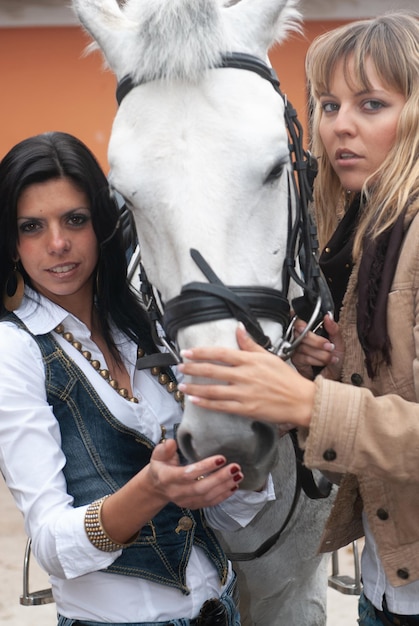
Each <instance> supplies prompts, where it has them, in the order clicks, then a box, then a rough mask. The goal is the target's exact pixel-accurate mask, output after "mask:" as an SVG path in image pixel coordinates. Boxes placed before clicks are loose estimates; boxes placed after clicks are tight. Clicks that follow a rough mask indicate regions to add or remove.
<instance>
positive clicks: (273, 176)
mask: <svg viewBox="0 0 419 626" xmlns="http://www.w3.org/2000/svg"><path fill="white" fill-rule="evenodd" d="M285 165H286V163H285V162H284V161H279V162H278V163H275V165H274V167H273V168H272V169H271V171H270V172H269V174H268V175H267V177H266V178H265V181H264V184H266V183H273V182H275V181H276V180H277V179H278V178H280V177H281V175H282V172H283V171H284V167H285Z"/></svg>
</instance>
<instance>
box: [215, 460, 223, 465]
mask: <svg viewBox="0 0 419 626" xmlns="http://www.w3.org/2000/svg"><path fill="white" fill-rule="evenodd" d="M224 463H225V460H224V459H216V460H215V464H216V465H218V467H220V465H224Z"/></svg>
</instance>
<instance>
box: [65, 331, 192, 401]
mask: <svg viewBox="0 0 419 626" xmlns="http://www.w3.org/2000/svg"><path fill="white" fill-rule="evenodd" d="M54 330H55V332H56V333H58V334H59V335H62V336H63V337H64V339H65V340H66V341H68V343H71V345H72V346H74V348H76V350H78V352H80V353H81V354H82V355H83V356H84V358H85V359H86V360H87V361H88V362H89V363H90V365H91V366H92V367H93V368H94V369H95V370H96V371H97V372H98V373H99V374H100V376H101V377H102V378H103V379H104V380H106V381H107V382H108V383H109V385H110V386H111V387H112V389H114V390H115V391H116V392H117V393H118V394H119V395H120V396H122V398H125V399H126V400H128V401H129V402H135V403H138V398H136V397H135V396H130V394H129V392H128V389H124V388H123V387H122V388H120V387H119V385H118V381H117V380H115V379H114V378H112V377H111V374H110V372H109V370H108V369H104V368H102V367H101V364H100V361H98V360H97V359H92V353H91V352H89V350H84V349H83V346H82V344H81V343H80V341H77V340H75V339H74V337H73V334H72V333H70V332H68V331H66V330H65V329H64V325H63V324H58V326H56V328H55V329H54ZM143 356H145V351H144V349H143V348H138V349H137V357H138V358H139V359H141V357H143ZM150 372H151V373H152V375H153V376H156V377H157V380H158V381H159V383H160V384H161V385H162V386H164V387H166V389H167V391H168V392H169V393H170V394H172V395H173V397H174V399H175V400H176V402H178V403H179V404H180V405H181V406H182V408H183V405H184V400H185V396H184V394H183V393H182V392H181V391H179V389H178V388H177V384H176V382H175V381H174V380H172V379H171V378H170V376H169V375H168V374H167V373H166V372H164V371H163V372H162V371H161V368H160V367H159V366H154V367H151V368H150Z"/></svg>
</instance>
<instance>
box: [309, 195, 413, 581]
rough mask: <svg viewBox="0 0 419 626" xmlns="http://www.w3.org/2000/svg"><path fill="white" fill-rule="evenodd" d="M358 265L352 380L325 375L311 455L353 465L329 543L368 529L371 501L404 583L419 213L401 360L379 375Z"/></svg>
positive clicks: (406, 275) (331, 466)
mask: <svg viewBox="0 0 419 626" xmlns="http://www.w3.org/2000/svg"><path fill="white" fill-rule="evenodd" d="M415 208H416V209H419V207H417V206H415ZM357 274H358V268H357V267H355V268H354V271H353V273H352V275H351V278H350V281H349V284H348V289H347V293H346V295H345V299H344V303H343V308H342V312H341V316H340V325H341V329H342V332H343V336H344V341H345V349H346V352H345V358H344V364H343V377H342V381H343V383H346V384H342V383H339V382H336V381H330V380H326V379H324V378H322V377H321V376H318V377H317V378H316V386H317V393H316V399H315V407H314V412H313V417H312V422H311V426H310V432H309V434H308V437H307V439H306V440H305V442H304V447H305V463H306V465H307V466H308V467H311V468H318V469H321V470H324V471H326V470H327V471H330V472H338V473H345V474H346V475H345V476H344V478H343V480H342V483H341V486H340V488H339V491H338V495H337V498H336V501H335V504H334V507H333V509H332V512H331V515H330V517H329V519H328V522H327V524H326V528H325V532H324V535H323V538H322V542H321V547H320V550H321V551H332V550H336V549H337V548H339V547H341V546H343V545H346V544H348V543H350V542H351V541H353V540H354V539H356V538H358V537H360V536H362V535H363V530H362V520H361V513H362V510H363V508H364V509H365V512H366V514H367V517H368V521H369V524H370V527H371V530H372V532H373V534H374V537H375V540H376V543H377V547H378V550H379V554H380V558H381V561H382V563H383V567H384V570H385V572H386V575H387V577H388V580H389V581H390V583H391V584H392V585H393V586H400V585H403V584H407V583H409V582H413V581H414V580H418V579H419V216H416V218H415V219H414V220H413V222H412V224H411V226H410V228H409V229H408V231H407V234H406V235H405V240H404V243H403V246H402V250H401V253H400V257H399V262H398V265H397V269H396V274H395V277H394V281H393V285H392V289H391V292H390V294H389V299H388V331H389V336H390V340H391V345H392V352H391V356H392V364H391V366H390V367H382V368H381V369H380V373H379V374H378V376H377V377H376V378H375V379H374V380H373V381H371V380H370V379H369V378H368V376H367V373H366V369H365V366H364V357H363V352H362V350H361V346H360V344H359V341H358V337H357V331H356V277H357ZM300 435H301V438H302V439H304V436H303V435H304V433H300Z"/></svg>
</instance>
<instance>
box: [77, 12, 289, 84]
mask: <svg viewBox="0 0 419 626" xmlns="http://www.w3.org/2000/svg"><path fill="white" fill-rule="evenodd" d="M297 3H298V0H290V2H289V3H288V6H287V7H286V8H284V10H283V11H282V12H281V13H280V15H279V17H278V16H275V18H272V17H271V16H269V14H268V15H267V16H266V19H265V23H264V26H263V28H264V30H265V34H264V37H263V46H261V49H260V50H253V53H254V54H256V55H257V54H258V53H259V55H260V56H261V57H262V58H264V57H265V54H264V51H263V49H264V48H265V49H266V48H269V47H270V46H271V45H273V44H274V43H280V42H281V41H283V40H284V39H285V38H286V36H287V35H288V33H289V32H290V31H293V30H294V31H295V30H299V20H300V14H299V12H298V10H297V9H296V5H297ZM102 4H103V6H102V11H104V12H105V13H106V17H107V20H108V22H109V25H112V26H113V28H114V29H115V32H118V31H119V32H120V34H121V36H120V37H119V38H115V39H114V42H113V46H112V49H111V52H110V53H108V54H106V60H107V63H108V65H109V66H110V68H111V69H112V70H113V71H114V72H115V74H116V75H117V76H118V78H122V76H121V75H120V72H119V71H118V68H119V66H121V67H123V68H125V72H126V70H127V68H129V69H130V71H129V73H130V75H131V77H132V78H133V79H134V82H137V83H139V82H143V81H144V82H148V81H152V80H155V79H163V80H168V81H171V80H185V81H188V82H192V83H194V82H197V81H198V80H199V79H200V78H201V77H202V74H203V72H205V71H207V70H208V69H211V68H213V67H215V66H216V65H218V64H219V62H220V59H221V56H222V55H223V54H225V53H228V52H231V51H233V50H234V51H243V50H248V49H249V48H252V47H254V41H259V42H260V36H259V37H255V24H256V25H257V29H258V31H259V30H260V8H259V6H258V5H259V2H258V0H233V1H232V0H230V1H225V0H224V1H223V0H195V2H193V3H191V2H189V0H170V1H168V0H126V1H125V2H124V3H121V6H120V7H117V5H116V3H115V2H112V1H111V2H108V1H107V0H105V2H103V3H102ZM239 6H240V8H239V10H238V7H239ZM256 15H257V16H258V19H257V20H255V19H254V18H255V16H256ZM85 26H86V24H85ZM86 28H87V29H88V27H87V26H86ZM88 30H89V29H88ZM239 33H240V36H239V37H238V34H239ZM252 44H253V45H252ZM99 45H100V42H99V43H97V42H94V43H92V44H91V45H90V46H89V48H88V50H89V51H90V50H92V49H96V48H98V47H99ZM108 50H109V49H108Z"/></svg>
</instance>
